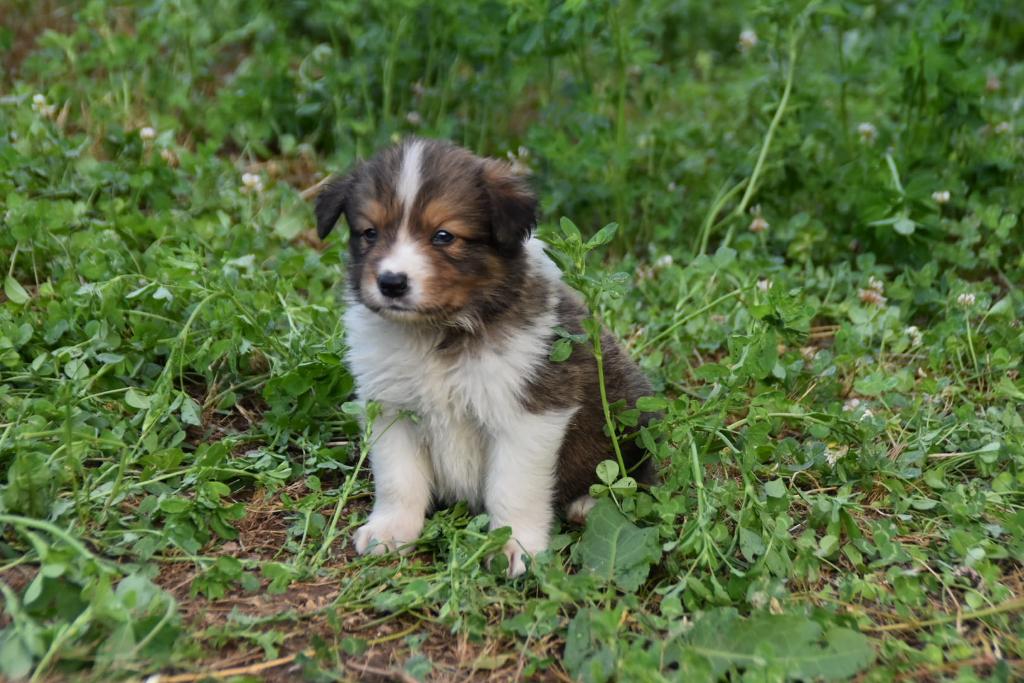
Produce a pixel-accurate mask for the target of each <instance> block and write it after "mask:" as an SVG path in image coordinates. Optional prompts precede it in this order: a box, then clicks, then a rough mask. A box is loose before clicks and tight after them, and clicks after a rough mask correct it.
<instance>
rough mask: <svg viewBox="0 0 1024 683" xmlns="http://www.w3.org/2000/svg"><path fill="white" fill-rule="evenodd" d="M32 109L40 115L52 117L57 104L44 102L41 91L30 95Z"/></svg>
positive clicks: (44, 96)
mask: <svg viewBox="0 0 1024 683" xmlns="http://www.w3.org/2000/svg"><path fill="white" fill-rule="evenodd" d="M32 109H33V110H34V111H35V112H36V113H37V114H40V115H41V116H45V117H46V118H48V119H49V118H53V115H54V114H55V113H56V112H57V105H55V104H48V103H47V102H46V95H43V94H42V93H36V94H35V95H33V96H32Z"/></svg>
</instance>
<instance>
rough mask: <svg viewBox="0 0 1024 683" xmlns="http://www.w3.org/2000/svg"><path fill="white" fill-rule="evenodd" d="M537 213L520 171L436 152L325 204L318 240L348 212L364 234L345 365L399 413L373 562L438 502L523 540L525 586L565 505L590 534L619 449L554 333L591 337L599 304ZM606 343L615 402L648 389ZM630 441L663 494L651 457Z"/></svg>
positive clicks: (401, 150) (336, 186)
mask: <svg viewBox="0 0 1024 683" xmlns="http://www.w3.org/2000/svg"><path fill="white" fill-rule="evenodd" d="M536 206H537V205H536V198H535V196H534V195H533V193H532V191H531V190H530V188H529V186H528V184H527V183H526V182H525V180H524V179H523V178H522V177H521V176H519V175H517V174H516V173H514V172H513V170H512V168H511V167H510V166H509V165H507V164H504V163H502V162H499V161H494V160H490V159H482V158H479V157H476V156H474V155H472V154H471V153H469V152H467V151H466V150H464V149H461V148H459V147H456V146H454V145H451V144H448V143H445V142H440V141H433V140H423V139H410V140H406V141H404V142H402V143H401V144H399V145H396V146H395V147H392V148H389V149H386V150H384V151H382V152H380V153H379V154H378V155H377V156H375V157H374V158H373V159H371V160H369V161H366V162H364V163H360V164H358V165H357V166H356V167H355V168H354V169H353V170H352V171H350V172H349V173H348V175H346V176H344V177H341V178H337V179H334V180H332V181H331V182H330V183H329V184H328V186H327V188H326V190H325V191H324V192H323V193H321V195H320V197H319V198H318V200H317V207H316V214H317V229H318V232H319V234H320V236H321V237H325V236H326V235H327V234H328V233H329V232H330V231H331V229H332V228H333V226H334V224H335V223H336V221H337V220H338V219H339V218H340V216H341V215H342V214H344V215H345V217H346V221H347V223H348V225H349V228H350V231H351V233H350V239H349V245H350V264H349V272H348V274H349V299H350V300H349V306H348V309H347V311H346V313H345V326H346V332H347V338H348V342H349V349H350V350H349V356H348V359H349V362H350V365H351V368H352V372H353V374H354V376H355V378H356V382H357V386H358V392H359V394H360V396H361V397H362V398H364V399H368V400H374V401H378V402H380V403H381V404H382V406H383V407H384V410H383V414H382V415H381V417H380V418H378V419H377V421H376V422H375V424H374V425H372V432H373V438H374V443H373V446H372V449H371V454H370V459H371V464H372V468H373V474H374V482H375V488H376V495H375V501H374V506H373V511H372V513H371V514H370V517H369V519H368V520H367V522H366V524H365V525H364V526H363V527H361V528H360V529H359V530H358V531H357V532H356V534H355V546H356V549H357V550H358V551H359V552H360V553H368V552H369V553H383V552H385V551H387V550H394V549H401V548H403V547H407V546H408V544H409V543H411V542H412V541H415V540H416V538H417V537H418V536H419V534H420V531H421V530H422V528H423V524H424V521H425V516H426V514H427V513H428V512H429V511H430V510H431V509H432V507H433V506H435V505H438V504H444V503H450V502H453V501H456V500H465V501H468V502H469V504H470V505H471V507H472V508H474V509H475V510H486V511H487V513H488V514H489V515H490V518H491V526H492V528H501V527H505V526H508V527H511V529H512V537H513V538H512V540H511V541H510V542H509V544H508V545H507V546H506V548H505V554H506V555H507V557H508V559H509V573H510V574H511V575H513V576H515V575H519V574H521V573H523V572H524V571H525V569H526V564H525V559H524V558H525V555H532V554H534V553H537V552H539V551H541V550H544V549H545V548H546V547H547V544H548V537H549V533H550V529H551V525H552V522H553V520H554V515H555V512H556V510H557V509H561V510H562V511H564V512H565V513H566V514H567V515H569V516H570V518H572V519H574V520H576V521H579V520H582V519H583V518H584V517H585V516H586V513H587V512H588V511H589V510H590V508H591V507H592V505H593V500H592V499H590V497H589V496H588V494H587V492H588V490H589V487H590V484H592V483H594V482H595V481H596V479H595V474H594V470H595V467H596V466H597V464H598V463H599V462H600V461H602V460H605V459H607V458H610V457H613V455H612V447H611V444H610V441H609V439H608V437H607V436H606V435H605V433H604V419H603V413H602V409H601V401H600V394H599V391H598V385H597V372H596V363H595V361H594V358H593V355H592V353H590V352H589V349H588V348H587V347H585V346H576V347H574V349H573V353H572V356H571V357H570V358H569V359H568V360H567V361H565V362H562V363H553V362H551V361H550V360H549V359H548V354H549V352H550V349H551V346H552V344H553V343H554V341H555V340H556V339H557V336H556V334H555V332H554V330H555V328H556V327H558V326H562V327H564V328H566V329H568V330H569V331H571V332H579V331H581V325H580V321H581V319H582V318H583V317H584V316H585V314H586V309H585V307H584V306H583V304H582V303H581V301H580V299H579V297H578V295H577V294H576V293H575V292H573V291H572V290H571V289H570V288H568V287H567V286H566V285H565V284H564V283H563V282H562V281H561V278H560V274H559V272H558V269H557V268H556V267H555V266H554V264H552V263H551V261H550V260H549V259H548V258H547V256H546V255H545V254H544V252H543V249H542V246H541V244H540V243H539V242H538V241H536V240H535V239H532V238H531V237H530V235H531V232H532V230H533V228H534V226H535V223H536V210H537V209H536ZM602 343H603V349H604V354H605V360H604V363H605V376H606V386H607V388H608V393H609V400H610V401H612V402H615V401H619V400H623V401H625V402H626V403H627V404H629V405H633V404H634V403H635V401H636V399H637V398H638V397H640V396H643V395H647V394H650V391H651V389H650V385H649V383H648V382H647V380H646V378H645V377H644V376H643V374H642V373H641V372H640V371H639V369H638V368H637V367H636V366H635V365H634V364H633V363H632V362H631V361H630V360H629V358H628V357H627V356H626V354H625V353H624V352H623V351H622V350H621V348H620V347H619V346H618V344H617V343H616V342H615V340H614V339H612V338H611V336H610V335H608V334H607V333H605V336H604V338H603V340H602ZM413 415H414V416H415V418H414V417H412V416H413ZM644 417H645V418H646V417H649V416H644ZM622 445H623V447H624V453H623V456H624V458H625V460H626V463H627V465H628V466H630V467H632V468H634V471H633V472H632V474H633V476H634V477H636V478H637V479H638V480H639V481H641V482H650V481H651V480H652V478H653V470H652V468H651V465H650V463H649V462H648V461H645V460H644V459H643V458H642V453H641V451H640V449H639V448H637V447H636V446H635V445H634V444H630V443H624V444H622Z"/></svg>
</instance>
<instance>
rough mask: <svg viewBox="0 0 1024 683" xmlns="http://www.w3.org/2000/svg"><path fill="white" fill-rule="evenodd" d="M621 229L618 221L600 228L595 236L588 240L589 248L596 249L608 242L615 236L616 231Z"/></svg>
mask: <svg viewBox="0 0 1024 683" xmlns="http://www.w3.org/2000/svg"><path fill="white" fill-rule="evenodd" d="M618 229H619V224H618V223H609V224H608V225H606V226H604V227H603V228H601V229H600V230H598V231H597V234H595V235H594V236H593V237H591V238H590V239H589V240H588V241H587V249H588V250H590V249H595V248H597V247H600V246H604V245H605V244H608V243H609V242H611V241H612V240H613V239H614V238H615V232H616V231H617V230H618Z"/></svg>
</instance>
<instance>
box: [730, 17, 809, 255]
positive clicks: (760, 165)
mask: <svg viewBox="0 0 1024 683" xmlns="http://www.w3.org/2000/svg"><path fill="white" fill-rule="evenodd" d="M810 9H811V7H810V6H809V7H808V11H809V10H810ZM800 34H801V31H799V30H797V29H796V28H794V29H793V33H792V35H791V36H790V38H789V65H788V67H787V69H786V86H785V88H783V90H782V99H780V100H779V106H778V107H776V109H775V116H773V117H772V121H771V123H770V124H768V132H767V133H765V136H764V141H763V142H762V143H761V152H760V153H759V154H758V155H757V162H756V163H755V164H754V170H753V172H752V173H751V174H750V182H748V183H747V189H746V191H745V192H744V193H743V198H742V199H741V200H740V203H739V204H737V205H736V208H735V209H733V212H732V215H733V216H741V215H742V214H743V212H744V211H746V210H747V206H748V205H749V204H750V200H751V199H753V197H754V192H755V191H756V190H757V181H758V179H759V178H760V177H761V172H762V171H763V170H764V161H765V159H766V158H767V157H768V149H769V148H770V147H771V144H772V138H773V137H775V131H776V129H778V127H779V123H780V122H781V121H782V115H783V114H784V113H785V111H786V104H788V103H789V94H790V93H791V92H792V91H793V75H794V73H795V72H796V54H797V49H796V46H797V41H798V39H799V37H800ZM735 227H736V223H735V222H734V223H732V224H731V225H730V226H729V230H728V231H727V232H726V233H725V238H724V239H723V240H722V246H723V247H727V246H729V242H730V241H731V240H732V235H733V230H734V229H735Z"/></svg>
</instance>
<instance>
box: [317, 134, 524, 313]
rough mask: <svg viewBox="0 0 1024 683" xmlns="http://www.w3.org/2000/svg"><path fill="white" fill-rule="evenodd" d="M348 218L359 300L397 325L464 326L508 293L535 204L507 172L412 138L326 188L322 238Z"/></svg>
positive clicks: (320, 204) (353, 284)
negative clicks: (411, 323) (343, 218)
mask: <svg viewBox="0 0 1024 683" xmlns="http://www.w3.org/2000/svg"><path fill="white" fill-rule="evenodd" d="M343 213H344V214H345V217H346V220H347V222H348V225H349V229H350V231H351V234H350V238H349V249H350V253H351V262H350V266H349V285H350V289H351V291H352V293H353V294H354V295H355V296H356V297H358V299H359V301H361V302H362V303H363V304H364V305H365V306H366V307H367V308H369V309H371V310H373V311H375V312H377V313H379V314H380V315H383V316H385V317H388V318H392V319H395V320H400V321H405V322H435V323H442V324H466V321H472V320H474V319H476V318H479V317H480V316H481V315H482V314H484V312H485V311H486V308H487V307H488V306H492V305H495V304H496V303H497V301H496V298H498V297H501V296H503V295H505V294H507V292H503V291H502V290H503V289H504V288H507V287H508V285H509V282H510V278H511V276H513V275H514V274H515V272H516V271H517V269H520V268H521V262H522V260H523V253H524V243H525V241H526V239H527V238H528V237H529V235H530V232H531V231H532V229H533V227H534V225H535V222H536V199H535V197H534V195H533V194H532V192H531V191H530V189H529V187H528V185H527V184H526V182H525V181H524V179H522V178H521V177H519V176H517V175H516V174H515V173H513V171H512V169H511V167H510V166H509V165H508V164H505V163H503V162H499V161H494V160H491V159H482V158H480V157H477V156H474V155H473V154H470V153H469V152H467V151H466V150H464V149H461V148H459V147H456V146H454V145H451V144H449V143H445V142H440V141H434V140H422V139H410V140H406V141H405V142H403V143H401V144H399V145H397V146H395V147H392V148H390V149H386V150H384V151H382V152H381V153H379V154H378V155H377V156H375V157H374V158H372V159H370V160H369V161H366V162H364V163H361V164H358V165H357V166H356V167H355V168H354V169H353V170H352V171H350V172H349V174H348V175H346V176H344V177H342V178H336V179H334V180H332V181H331V182H330V183H329V184H328V185H327V187H326V188H325V189H324V191H323V192H321V194H320V195H319V197H318V198H317V205H316V215H317V232H318V234H319V235H320V237H321V238H323V237H325V236H326V235H327V234H328V233H329V232H330V231H331V229H332V228H333V226H334V223H335V222H336V221H337V220H338V218H339V217H340V215H341V214H343ZM511 279H514V278H511Z"/></svg>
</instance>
